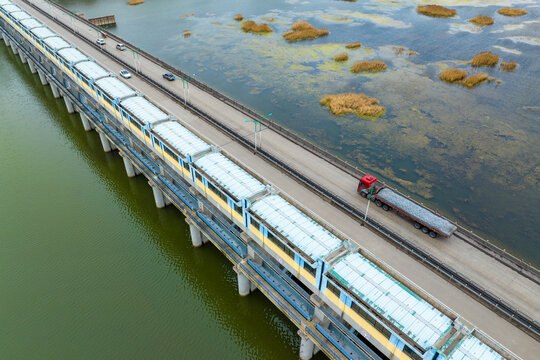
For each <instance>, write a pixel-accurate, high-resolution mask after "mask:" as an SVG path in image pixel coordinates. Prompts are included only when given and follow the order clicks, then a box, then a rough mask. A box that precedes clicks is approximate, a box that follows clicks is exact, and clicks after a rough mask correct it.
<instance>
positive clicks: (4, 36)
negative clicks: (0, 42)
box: [2, 33, 9, 46]
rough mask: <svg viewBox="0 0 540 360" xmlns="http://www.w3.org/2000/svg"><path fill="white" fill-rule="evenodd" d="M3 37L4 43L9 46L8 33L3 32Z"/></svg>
mask: <svg viewBox="0 0 540 360" xmlns="http://www.w3.org/2000/svg"><path fill="white" fill-rule="evenodd" d="M2 39H4V43H5V44H6V46H9V39H8V37H7V35H6V34H4V33H2Z"/></svg>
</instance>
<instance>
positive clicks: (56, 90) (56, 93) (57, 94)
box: [51, 84, 73, 114]
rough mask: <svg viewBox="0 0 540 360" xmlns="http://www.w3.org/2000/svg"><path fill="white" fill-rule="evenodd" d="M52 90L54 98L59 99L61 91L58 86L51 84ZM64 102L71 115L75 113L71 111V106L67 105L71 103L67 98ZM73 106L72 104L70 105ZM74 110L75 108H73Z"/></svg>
mask: <svg viewBox="0 0 540 360" xmlns="http://www.w3.org/2000/svg"><path fill="white" fill-rule="evenodd" d="M51 90H52V94H53V96H54V98H55V99H58V98H59V97H60V91H59V90H58V86H56V85H54V84H51ZM64 101H65V102H66V106H67V108H68V112H69V113H70V114H71V113H72V112H73V111H71V112H70V111H69V106H68V104H67V102H68V101H69V100H68V99H67V98H64ZM70 105H71V104H70ZM71 108H72V109H73V106H72V107H71Z"/></svg>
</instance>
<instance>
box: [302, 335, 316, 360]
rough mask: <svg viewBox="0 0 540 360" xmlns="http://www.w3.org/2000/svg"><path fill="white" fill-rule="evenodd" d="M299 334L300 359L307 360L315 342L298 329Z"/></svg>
mask: <svg viewBox="0 0 540 360" xmlns="http://www.w3.org/2000/svg"><path fill="white" fill-rule="evenodd" d="M298 335H300V360H309V359H311V358H312V357H313V353H314V352H315V344H314V343H313V341H311V340H310V339H309V338H308V336H307V335H306V334H305V333H304V332H303V331H301V330H300V331H298Z"/></svg>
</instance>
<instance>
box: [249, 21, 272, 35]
mask: <svg viewBox="0 0 540 360" xmlns="http://www.w3.org/2000/svg"><path fill="white" fill-rule="evenodd" d="M242 30H244V31H245V32H252V33H258V34H261V33H269V32H272V28H271V27H270V26H269V25H268V24H263V23H261V24H257V23H256V22H255V21H251V20H248V21H244V22H243V23H242Z"/></svg>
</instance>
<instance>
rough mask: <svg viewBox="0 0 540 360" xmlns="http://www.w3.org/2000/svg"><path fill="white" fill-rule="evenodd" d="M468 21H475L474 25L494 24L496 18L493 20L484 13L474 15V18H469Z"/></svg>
mask: <svg viewBox="0 0 540 360" xmlns="http://www.w3.org/2000/svg"><path fill="white" fill-rule="evenodd" d="M468 21H469V22H470V23H473V24H474V25H479V26H486V25H493V23H494V22H495V20H493V19H492V18H490V17H489V16H483V15H480V16H477V17H473V18H472V19H469V20H468Z"/></svg>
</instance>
